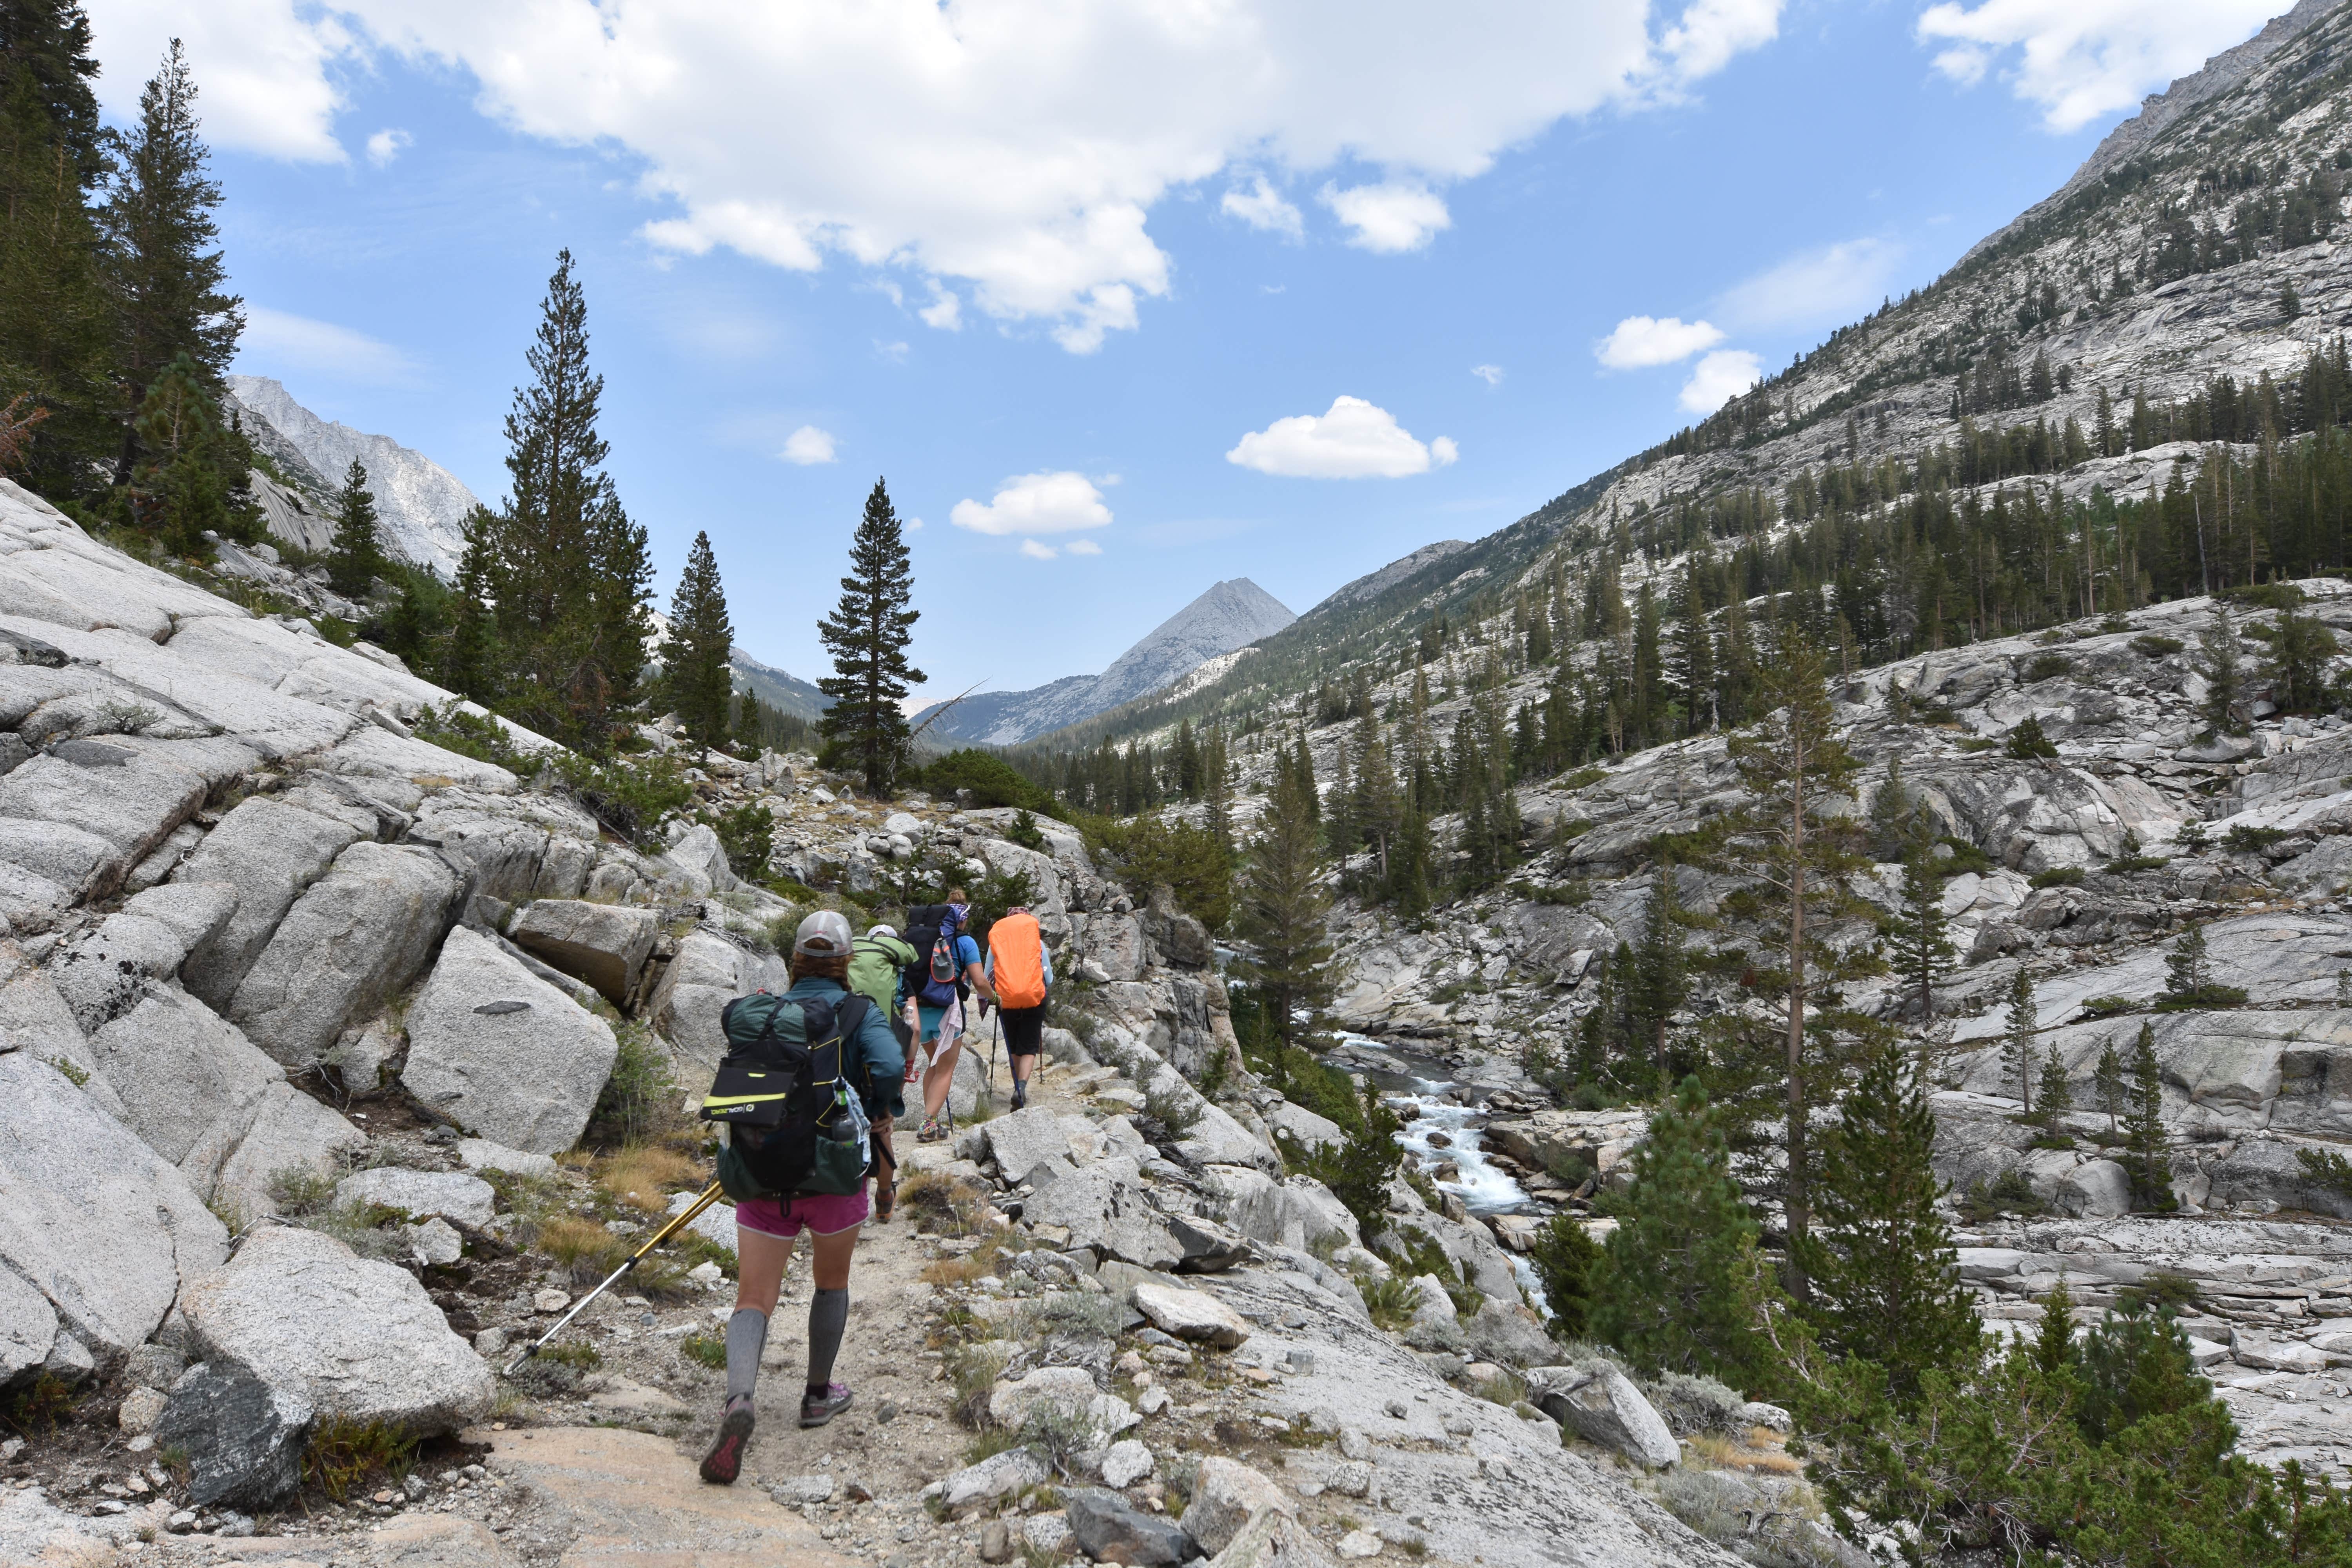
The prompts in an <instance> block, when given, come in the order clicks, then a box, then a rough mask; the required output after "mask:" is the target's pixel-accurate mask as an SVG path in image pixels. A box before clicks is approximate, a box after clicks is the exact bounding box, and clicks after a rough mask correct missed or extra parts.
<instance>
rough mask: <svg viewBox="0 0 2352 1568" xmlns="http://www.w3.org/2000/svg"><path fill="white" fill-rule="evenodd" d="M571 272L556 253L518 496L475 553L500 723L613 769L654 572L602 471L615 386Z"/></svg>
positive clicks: (484, 528)
mask: <svg viewBox="0 0 2352 1568" xmlns="http://www.w3.org/2000/svg"><path fill="white" fill-rule="evenodd" d="M524 360H525V363H526V364H527V365H528V366H529V368H530V374H531V379H530V383H529V384H527V385H524V386H520V387H518V388H516V389H515V396H514V405H513V407H512V408H511V409H509V411H508V414H507V420H506V437H507V459H506V463H507V474H508V478H509V495H508V498H507V500H506V502H505V504H504V505H502V506H501V507H499V510H496V511H491V510H487V509H485V510H479V511H477V512H476V513H475V514H474V518H473V521H472V530H471V532H470V533H469V535H468V543H467V555H468V556H471V557H472V558H473V560H472V570H473V571H474V572H475V573H476V574H477V576H478V581H479V582H480V583H481V584H482V587H483V590H484V593H483V599H482V602H483V603H484V604H486V605H488V606H489V608H490V610H491V613H492V616H493V618H494V621H495V624H496V627H497V636H496V637H494V638H493V639H491V641H490V643H489V645H488V646H489V647H494V648H495V649H496V650H497V657H498V660H499V667H498V668H496V669H495V670H494V671H493V672H492V675H491V684H492V685H494V686H496V687H497V688H498V689H499V693H500V699H501V702H500V706H501V710H502V711H504V712H506V713H507V714H508V715H509V717H510V718H513V719H515V720H517V721H520V722H521V723H523V724H526V725H528V726H530V728H531V729H533V730H536V731H539V732H541V734H544V735H547V736H550V737H551V738H553V739H555V740H559V741H562V742H564V743H565V744H566V745H569V746H572V747H573V748H574V749H576V750H581V751H585V752H590V753H592V754H594V755H602V754H604V752H605V751H607V750H608V749H609V748H610V746H611V744H612V741H613V734H614V730H615V728H616V727H618V726H619V725H621V724H623V723H625V722H627V721H631V720H632V719H634V718H635V715H636V713H637V711H638V704H639V701H640V699H641V693H640V692H639V689H638V686H639V681H640V678H641V677H642V675H643V673H644V670H645V664H646V646H645V645H646V630H647V626H646V601H647V599H648V598H649V596H650V594H651V581H652V577H653V563H652V560H651V558H650V555H649V554H648V552H647V546H646V531H645V529H644V528H643V527H641V526H640V525H638V524H636V523H635V522H632V521H629V517H628V514H627V513H626V512H625V511H624V510H622V507H621V500H620V496H619V493H618V492H617V491H616V490H615V489H614V485H613V480H612V477H611V476H610V475H609V474H607V473H605V472H604V458H606V456H607V455H608V453H609V451H610V447H608V446H607V444H606V442H605V441H604V437H603V436H601V435H600V434H598V432H597V428H596V424H597V418H598V412H599V405H600V403H601V402H602V400H603V397H604V377H603V376H601V375H598V374H595V373H594V372H593V370H591V369H590V368H589V364H588V302H587V297H586V295H585V294H584V293H583V290H582V289H581V287H580V282H579V280H578V279H576V278H574V277H573V276H572V253H571V252H570V251H569V250H565V251H562V252H559V253H558V255H557V258H556V268H555V273H554V276H552V277H551V278H550V279H548V285H547V296H546V298H545V299H544V300H541V305H540V322H539V329H538V331H537V332H536V333H535V334H534V337H533V341H532V343H531V346H530V349H529V351H527V353H525V355H524ZM466 570H467V563H464V562H461V563H460V564H459V571H460V573H461V574H463V573H464V572H465V571H466Z"/></svg>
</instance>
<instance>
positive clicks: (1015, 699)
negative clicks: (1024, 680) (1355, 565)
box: [916, 577, 1297, 746]
mask: <svg viewBox="0 0 2352 1568" xmlns="http://www.w3.org/2000/svg"><path fill="white" fill-rule="evenodd" d="M1296 619H1297V616H1293V615H1292V614H1291V613H1290V612H1289V611H1288V610H1287V609H1285V608H1284V607H1283V605H1282V602H1281V601H1280V600H1278V599H1276V597H1275V596H1274V595H1271V594H1269V593H1267V592H1266V591H1265V589H1263V588H1261V587H1259V586H1258V585H1257V584H1255V583H1253V582H1251V581H1250V580H1249V579H1248V578H1246V577H1234V578H1232V579H1230V580H1228V581H1226V582H1223V583H1219V584H1215V585H1213V586H1212V587H1211V588H1210V589H1209V590H1208V591H1207V592H1206V593H1204V594H1202V595H1201V596H1200V597H1199V598H1197V599H1195V600H1193V601H1192V603H1191V604H1189V605H1185V606H1184V607H1183V608H1182V609H1181V610H1179V611H1177V612H1176V613H1175V614H1174V615H1172V616H1169V617H1168V618H1167V619H1166V620H1164V621H1162V622H1160V625H1159V626H1154V627H1153V628H1152V629H1151V630H1150V632H1148V633H1146V634H1145V635H1144V637H1142V638H1141V639H1140V640H1139V641H1138V642H1137V643H1136V645H1135V646H1134V647H1130V648H1129V649H1128V650H1127V651H1126V652H1125V653H1123V654H1121V655H1119V656H1118V658H1116V659H1114V660H1112V661H1111V666H1110V668H1108V669H1106V670H1104V671H1103V672H1102V673H1101V674H1100V675H1070V676H1065V677H1063V678H1062V679H1059V680H1056V681H1055V682H1053V683H1052V684H1051V685H1048V686H1040V687H1036V688H1034V689H1031V690H1028V691H982V692H977V693H974V694H973V695H972V696H970V697H967V698H965V699H963V700H961V702H958V703H956V704H955V706H954V707H953V708H952V709H950V710H948V711H947V712H946V713H944V714H940V716H939V717H938V718H937V719H936V721H934V722H933V723H932V724H931V727H930V729H929V731H927V733H929V734H931V735H937V736H938V737H940V739H941V740H942V741H953V740H963V741H979V742H985V743H987V744H990V745H997V746H1012V745H1018V744H1020V743H1021V742H1024V741H1029V740H1033V739H1034V738H1035V737H1037V736H1039V735H1043V734H1045V732H1047V731H1052V730H1059V729H1062V728H1063V727H1065V726H1066V725H1070V724H1076V723H1078V722H1080V721H1084V720H1087V719H1090V718H1092V717H1094V716H1095V715H1096V714H1097V713H1101V712H1105V711H1107V710H1110V709H1113V708H1117V707H1118V706H1119V705H1120V704H1122V703H1126V702H1132V701H1134V700H1137V699H1139V698H1141V697H1144V696H1146V695H1148V694H1150V693H1151V692H1155V691H1159V690H1160V689H1163V688H1165V687H1168V686H1170V685H1171V684H1172V683H1174V682H1177V681H1181V680H1182V679H1183V678H1184V677H1186V676H1188V675H1191V674H1192V672H1193V671H1195V670H1197V669H1199V668H1201V666H1202V665H1203V664H1205V663H1207V662H1208V661H1209V660H1211V659H1213V658H1218V657H1219V656H1220V655H1223V654H1230V653H1233V652H1234V651H1235V650H1236V649H1239V648H1242V647H1247V646H1248V645H1249V644H1251V643H1254V642H1256V641H1257V640H1258V639H1259V638H1261V637H1270V636H1272V635H1273V634H1274V633H1276V632H1278V631H1280V630H1282V628H1283V627H1285V626H1288V625H1290V623H1291V622H1292V621H1294V620H1296ZM936 712H938V710H937V708H927V709H925V710H923V711H922V712H921V713H919V714H918V715H916V722H917V723H921V722H922V721H924V720H925V719H928V718H930V717H931V716H932V715H933V714H934V713H936Z"/></svg>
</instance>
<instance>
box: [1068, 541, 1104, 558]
mask: <svg viewBox="0 0 2352 1568" xmlns="http://www.w3.org/2000/svg"><path fill="white" fill-rule="evenodd" d="M1062 548H1063V549H1065V550H1066V551H1068V552H1070V553H1071V554H1073V555H1100V554H1101V553H1102V546H1101V545H1100V544H1098V543H1097V542H1095V541H1093V540H1091V539H1073V540H1072V541H1070V542H1069V543H1067V544H1066V545H1064V546H1062Z"/></svg>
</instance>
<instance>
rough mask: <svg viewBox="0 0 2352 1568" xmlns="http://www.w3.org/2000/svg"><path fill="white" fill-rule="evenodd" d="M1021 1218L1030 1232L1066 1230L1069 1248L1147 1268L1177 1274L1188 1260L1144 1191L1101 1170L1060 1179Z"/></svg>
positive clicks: (1083, 1170)
mask: <svg viewBox="0 0 2352 1568" xmlns="http://www.w3.org/2000/svg"><path fill="white" fill-rule="evenodd" d="M1021 1217H1022V1218H1023V1219H1024V1221H1025V1222H1027V1223H1028V1224H1029V1225H1031V1226H1045V1225H1058V1226H1063V1227H1064V1228H1066V1230H1067V1231H1068V1232H1069V1240H1068V1242H1067V1243H1066V1246H1068V1247H1094V1248H1095V1249H1096V1250H1097V1252H1099V1253H1101V1254H1102V1255H1103V1256H1104V1257H1107V1258H1118V1259H1120V1260H1121V1261H1123V1262H1127V1263H1133V1264H1137V1265H1139V1266H1140V1267H1142V1268H1175V1267H1176V1265H1177V1264H1178V1263H1180V1262H1181V1261H1182V1260H1183V1257H1184V1249H1183V1248H1182V1247H1180V1246H1178V1245H1177V1242H1176V1238H1175V1237H1174V1236H1173V1235H1172V1234H1171V1232H1170V1231H1169V1229H1168V1222H1167V1220H1166V1219H1165V1218H1164V1217H1162V1216H1161V1215H1160V1211H1159V1210H1158V1209H1156V1208H1154V1207H1152V1205H1151V1200H1150V1198H1149V1197H1147V1196H1146V1195H1145V1194H1144V1191H1143V1188H1142V1186H1141V1185H1140V1184H1138V1183H1136V1182H1132V1181H1129V1180H1127V1179H1126V1178H1125V1177H1124V1176H1123V1175H1121V1174H1119V1173H1116V1172H1112V1171H1106V1170H1104V1169H1103V1168H1102V1167H1100V1166H1097V1165H1087V1166H1083V1167H1081V1168H1080V1169H1078V1170H1076V1171H1073V1172H1072V1173H1070V1174H1068V1175H1066V1176H1063V1177H1061V1178H1059V1179H1058V1180H1056V1181H1055V1183H1054V1184H1052V1185H1051V1186H1049V1187H1047V1188H1046V1189H1045V1191H1044V1192H1041V1193H1038V1194H1035V1195H1034V1196H1033V1197H1032V1198H1030V1199H1029V1201H1028V1202H1027V1204H1026V1205H1024V1207H1023V1209H1022V1214H1021Z"/></svg>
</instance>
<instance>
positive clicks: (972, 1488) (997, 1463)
mask: <svg viewBox="0 0 2352 1568" xmlns="http://www.w3.org/2000/svg"><path fill="white" fill-rule="evenodd" d="M1052 1473H1053V1472H1052V1471H1050V1470H1049V1469H1047V1468H1046V1467H1045V1460H1044V1459H1042V1458H1038V1456H1037V1454H1036V1452H1035V1451H1034V1449H1030V1448H1007V1449H1005V1450H1004V1451H1003V1453H1001V1454H991V1455H990V1456H989V1457H988V1458H985V1459H982V1460H981V1461H980V1463H978V1464H976V1465H967V1466H965V1467H964V1468H962V1469H961V1470H958V1471H956V1472H955V1474H953V1475H951V1476H950V1477H948V1478H947V1480H946V1482H945V1483H944V1484H943V1485H942V1487H941V1489H940V1503H941V1505H942V1506H944V1507H945V1508H946V1509H947V1510H948V1511H949V1512H950V1513H953V1512H954V1511H955V1510H958V1509H960V1508H961V1507H963V1506H964V1505H965V1504H967V1503H974V1502H985V1501H987V1500H990V1499H992V1498H1000V1497H1007V1496H1010V1495H1012V1494H1013V1493H1015V1492H1019V1491H1022V1490H1024V1489H1027V1488H1029V1487H1035V1486H1043V1485H1045V1479H1046V1478H1047V1477H1048V1476H1050V1475H1051V1474H1052Z"/></svg>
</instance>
